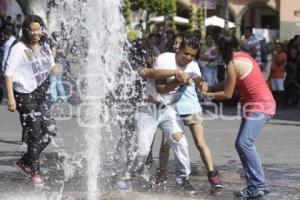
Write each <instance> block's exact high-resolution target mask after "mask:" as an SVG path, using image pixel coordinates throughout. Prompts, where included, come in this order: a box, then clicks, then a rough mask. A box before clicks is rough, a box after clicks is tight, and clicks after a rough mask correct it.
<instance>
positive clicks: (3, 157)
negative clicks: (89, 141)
mask: <svg viewBox="0 0 300 200" xmlns="http://www.w3.org/2000/svg"><path fill="white" fill-rule="evenodd" d="M60 107H61V106H58V107H56V109H58V110H57V111H55V112H58V113H59V110H60V109H59V108H60ZM63 107H64V108H62V110H68V109H69V111H68V112H66V113H65V114H64V115H63V116H61V115H59V116H60V120H58V121H57V124H58V129H59V134H58V136H57V137H56V141H55V144H54V145H50V146H49V147H48V148H47V149H46V151H45V152H44V153H43V154H42V156H41V162H42V163H41V165H42V172H43V174H44V175H45V181H46V188H45V190H43V191H33V190H32V188H31V187H30V182H29V180H28V179H27V178H26V177H25V176H24V175H22V174H21V173H19V172H18V171H17V170H16V168H15V167H14V166H13V163H14V161H15V160H16V159H17V158H19V157H20V156H21V155H22V153H23V152H24V150H25V148H26V147H25V146H23V145H21V143H20V139H21V134H20V130H21V128H20V124H19V118H18V114H17V113H10V112H8V111H7V109H6V106H5V105H0V200H2V199H5V200H11V199H12V200H14V199H16V200H25V199H28V200H34V199H37V200H40V199H51V200H52V199H87V197H86V178H85V172H84V170H83V169H84V164H83V165H82V164H80V163H77V164H76V159H79V158H80V157H82V155H84V153H85V148H86V144H85V142H84V135H85V134H86V133H85V129H84V128H83V127H80V126H79V125H78V118H77V116H78V113H76V108H75V107H74V106H70V107H68V105H64V106H63ZM70 110H72V112H70ZM209 112H210V113H211V112H212V111H209ZM209 112H207V114H204V118H205V119H206V120H205V121H204V130H205V135H206V139H207V143H208V145H209V147H210V150H211V151H212V154H213V158H214V162H215V166H216V167H217V168H218V169H219V171H220V173H221V177H222V180H223V183H224V186H225V188H224V189H223V191H222V192H213V191H210V188H209V184H208V181H207V178H206V171H205V169H204V165H203V163H202V162H201V160H200V156H199V153H198V152H197V150H196V148H195V146H194V144H193V140H192V137H191V134H190V133H189V132H188V131H186V135H187V138H188V141H189V144H190V146H189V148H190V157H191V166H192V175H191V182H192V184H193V185H194V186H195V188H196V189H197V191H198V194H197V195H196V196H188V195H182V194H181V193H178V192H177V191H176V190H175V189H174V188H175V180H174V176H173V168H172V167H171V164H170V165H169V166H170V170H169V181H168V183H167V185H166V186H165V187H164V188H162V189H158V190H153V189H150V190H149V188H147V186H146V187H141V186H138V185H135V186H133V187H134V188H133V191H132V192H118V191H115V190H113V189H112V190H105V191H102V192H101V195H102V196H101V199H130V200H131V199H220V200H227V199H234V197H233V195H232V192H233V191H234V190H238V189H241V188H242V187H243V186H244V178H243V176H242V173H241V172H242V171H241V164H240V161H239V159H238V156H237V153H236V151H235V148H234V142H235V137H236V134H237V131H238V127H239V122H240V121H239V119H237V117H236V113H237V110H236V108H235V107H225V108H224V114H223V115H222V117H220V116H214V115H212V114H209ZM299 113H300V108H299V107H298V108H295V109H291V108H288V109H285V110H279V111H278V112H277V114H276V116H275V117H274V118H273V119H272V120H271V121H270V122H269V123H268V124H267V125H266V126H265V127H264V128H263V130H262V133H261V135H260V137H259V138H258V141H257V149H258V151H259V153H260V155H261V158H262V163H263V167H264V169H265V174H266V177H267V180H268V184H269V186H270V189H271V193H270V194H269V195H268V196H266V197H265V198H264V199H267V200H268V199H269V200H276V199H278V200H279V199H280V200H281V199H286V200H293V199H295V200H296V199H300V171H299V170H300V157H299V155H300V148H299V147H300V114H299ZM112 132H113V134H114V137H116V136H117V134H118V131H117V129H113V131H112ZM160 139H161V136H160V134H157V136H156V139H155V143H154V148H153V149H154V164H153V165H154V168H155V165H157V158H158V149H159V144H160ZM113 141H115V140H113ZM106 145H107V146H108V147H109V148H112V149H113V148H114V145H110V144H106ZM173 158H174V157H173V155H172V153H171V158H170V159H171V161H170V163H172V160H173ZM65 160H72V161H73V162H72V163H73V165H69V166H68V165H67V164H65V162H64V161H65ZM74 163H75V164H74ZM65 165H67V166H65ZM63 169H67V171H66V172H67V173H64V171H63ZM70 174H71V175H70ZM72 174H73V175H72Z"/></svg>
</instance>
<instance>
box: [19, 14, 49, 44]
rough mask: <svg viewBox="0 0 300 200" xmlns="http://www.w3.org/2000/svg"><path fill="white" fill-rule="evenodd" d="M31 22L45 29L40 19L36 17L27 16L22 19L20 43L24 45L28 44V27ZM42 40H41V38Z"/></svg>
mask: <svg viewBox="0 0 300 200" xmlns="http://www.w3.org/2000/svg"><path fill="white" fill-rule="evenodd" d="M33 22H37V23H39V24H40V26H41V27H42V28H45V24H44V22H43V20H42V18H41V17H39V16H37V15H28V16H26V18H25V19H24V22H23V25H22V41H23V42H24V43H26V44H28V43H30V36H29V27H30V24H31V23H33ZM41 40H42V38H41Z"/></svg>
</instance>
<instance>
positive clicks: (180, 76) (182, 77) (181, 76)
mask: <svg viewBox="0 0 300 200" xmlns="http://www.w3.org/2000/svg"><path fill="white" fill-rule="evenodd" d="M175 77H176V79H177V80H178V81H179V82H180V83H184V84H186V85H191V84H192V83H193V80H192V78H191V77H190V76H189V75H188V74H187V73H185V72H184V71H183V70H177V71H176V75H175Z"/></svg>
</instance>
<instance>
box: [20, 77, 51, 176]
mask: <svg viewBox="0 0 300 200" xmlns="http://www.w3.org/2000/svg"><path fill="white" fill-rule="evenodd" d="M48 88H49V81H48V80H46V81H45V82H44V83H43V84H42V85H41V86H39V87H38V88H37V89H35V90H34V91H33V92H31V93H19V92H16V91H14V94H15V99H16V103H17V110H18V111H19V113H20V119H21V120H20V121H21V124H22V127H23V130H24V128H26V129H27V130H28V148H27V152H26V153H25V155H24V156H23V157H22V158H21V161H22V162H23V163H24V164H27V165H29V166H30V168H31V170H32V172H33V173H39V170H40V169H39V157H40V154H41V152H42V151H43V150H44V149H45V148H46V146H47V145H48V144H49V143H50V141H51V137H54V136H55V135H56V127H55V122H54V121H53V120H51V118H50V105H51V102H50V93H48Z"/></svg>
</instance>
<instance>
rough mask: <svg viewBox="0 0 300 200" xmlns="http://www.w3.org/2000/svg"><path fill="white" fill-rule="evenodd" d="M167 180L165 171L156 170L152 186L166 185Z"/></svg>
mask: <svg viewBox="0 0 300 200" xmlns="http://www.w3.org/2000/svg"><path fill="white" fill-rule="evenodd" d="M167 179H168V176H167V170H164V169H158V170H157V173H156V176H155V178H154V184H155V185H158V186H159V185H163V184H166V183H167Z"/></svg>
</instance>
